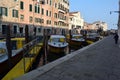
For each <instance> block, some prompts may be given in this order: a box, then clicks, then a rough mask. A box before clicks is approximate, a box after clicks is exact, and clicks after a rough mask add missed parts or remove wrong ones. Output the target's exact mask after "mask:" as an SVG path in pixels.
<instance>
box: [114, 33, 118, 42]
mask: <svg viewBox="0 0 120 80" xmlns="http://www.w3.org/2000/svg"><path fill="white" fill-rule="evenodd" d="M114 39H115V44H117V43H118V39H119V36H118V34H117V33H115V36H114Z"/></svg>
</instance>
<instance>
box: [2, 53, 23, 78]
mask: <svg viewBox="0 0 120 80" xmlns="http://www.w3.org/2000/svg"><path fill="white" fill-rule="evenodd" d="M22 57H23V51H20V52H19V53H18V54H16V55H15V56H13V57H12V58H11V62H12V65H11V67H10V66H9V62H8V59H7V60H5V61H3V62H1V63H0V77H3V76H4V75H5V74H6V73H7V72H8V71H9V70H10V69H12V67H14V66H15V65H16V64H17V63H18V62H19V61H20V60H21V58H22Z"/></svg>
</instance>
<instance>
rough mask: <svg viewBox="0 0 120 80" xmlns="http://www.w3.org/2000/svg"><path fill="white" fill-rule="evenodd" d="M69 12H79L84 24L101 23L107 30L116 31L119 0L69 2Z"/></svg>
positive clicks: (79, 0) (71, 0) (72, 0)
mask: <svg viewBox="0 0 120 80" xmlns="http://www.w3.org/2000/svg"><path fill="white" fill-rule="evenodd" d="M69 2H70V12H75V11H80V13H81V15H82V17H83V19H84V21H85V22H88V23H93V22H95V21H103V22H106V23H107V24H108V29H117V25H116V24H117V22H118V13H115V12H114V11H118V9H119V5H118V2H119V0H69ZM110 11H111V12H112V14H110Z"/></svg>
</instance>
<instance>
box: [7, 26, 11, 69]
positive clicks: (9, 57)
mask: <svg viewBox="0 0 120 80" xmlns="http://www.w3.org/2000/svg"><path fill="white" fill-rule="evenodd" d="M6 46H7V50H8V65H9V69H10V68H11V67H12V60H11V57H12V49H11V36H10V25H7V27H6Z"/></svg>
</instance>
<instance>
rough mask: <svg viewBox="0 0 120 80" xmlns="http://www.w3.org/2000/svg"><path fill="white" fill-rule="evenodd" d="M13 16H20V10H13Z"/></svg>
mask: <svg viewBox="0 0 120 80" xmlns="http://www.w3.org/2000/svg"><path fill="white" fill-rule="evenodd" d="M12 17H16V18H18V10H15V9H13V10H12Z"/></svg>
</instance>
